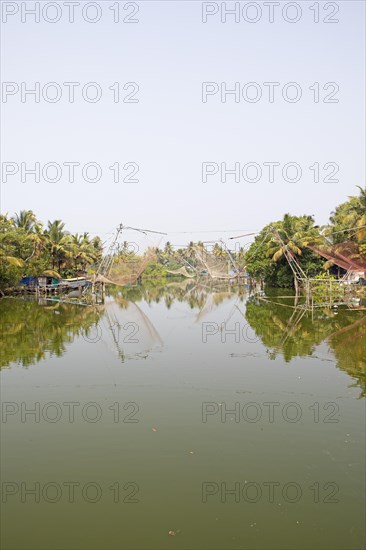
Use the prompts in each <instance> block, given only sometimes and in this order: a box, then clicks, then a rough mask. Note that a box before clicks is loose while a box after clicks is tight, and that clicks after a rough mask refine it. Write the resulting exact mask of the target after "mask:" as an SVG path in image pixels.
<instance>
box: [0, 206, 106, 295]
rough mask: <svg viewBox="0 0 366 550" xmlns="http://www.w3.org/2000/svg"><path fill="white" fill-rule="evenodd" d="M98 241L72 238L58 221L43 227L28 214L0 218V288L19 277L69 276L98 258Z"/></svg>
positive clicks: (99, 244)
mask: <svg viewBox="0 0 366 550" xmlns="http://www.w3.org/2000/svg"><path fill="white" fill-rule="evenodd" d="M101 254H102V246H101V241H100V239H99V237H95V238H93V239H91V238H90V237H89V235H88V233H84V234H83V235H78V234H75V235H72V234H71V233H69V232H68V231H66V230H65V224H64V223H63V222H62V221H61V220H55V221H53V222H50V221H49V222H48V224H47V226H46V227H44V226H43V225H42V223H41V222H40V221H38V220H37V218H36V216H35V214H34V213H33V212H32V211H31V210H28V211H24V210H23V211H21V212H20V213H19V214H16V215H15V216H14V217H12V218H10V217H8V216H4V215H0V288H4V287H6V286H12V285H15V284H17V282H18V281H19V279H20V278H21V277H22V276H23V275H27V276H40V275H42V274H45V273H46V274H49V275H56V276H57V275H60V276H72V275H74V274H75V273H76V272H77V271H78V270H85V269H86V268H87V267H88V266H90V265H92V264H94V263H95V262H97V261H98V260H99V259H100V258H101Z"/></svg>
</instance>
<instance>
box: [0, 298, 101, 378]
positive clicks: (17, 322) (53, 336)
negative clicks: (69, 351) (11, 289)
mask: <svg viewBox="0 0 366 550" xmlns="http://www.w3.org/2000/svg"><path fill="white" fill-rule="evenodd" d="M46 304H48V305H43V306H42V305H40V304H39V303H38V302H37V301H36V300H18V299H17V300H14V299H3V300H0V319H1V323H0V367H7V366H8V365H9V364H10V363H13V362H17V363H19V364H20V365H21V366H23V367H28V366H29V365H32V364H34V363H37V362H39V361H41V360H42V359H45V357H46V355H47V354H49V355H50V356H53V355H54V356H57V357H60V356H62V355H63V354H64V353H65V350H66V344H68V343H71V342H73V341H74V339H75V338H76V337H78V336H80V335H81V334H82V332H84V333H85V334H87V333H88V331H89V329H90V328H91V327H92V326H93V325H95V323H96V322H97V321H98V319H99V317H100V311H99V310H98V309H96V308H92V307H83V306H79V305H73V304H66V303H59V302H58V303H55V304H52V302H51V303H50V302H46ZM50 304H51V305H50Z"/></svg>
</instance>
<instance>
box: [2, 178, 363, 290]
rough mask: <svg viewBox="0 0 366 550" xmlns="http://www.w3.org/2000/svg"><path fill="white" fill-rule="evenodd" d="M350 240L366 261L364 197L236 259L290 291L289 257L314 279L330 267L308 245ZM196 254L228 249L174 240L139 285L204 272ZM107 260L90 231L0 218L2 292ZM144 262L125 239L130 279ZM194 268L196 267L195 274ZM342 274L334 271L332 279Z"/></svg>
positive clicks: (258, 242)
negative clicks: (182, 272) (172, 274)
mask: <svg viewBox="0 0 366 550" xmlns="http://www.w3.org/2000/svg"><path fill="white" fill-rule="evenodd" d="M344 241H352V242H353V243H354V247H355V250H356V252H355V254H356V256H358V257H359V258H361V259H363V260H365V261H366V192H365V190H364V189H362V188H359V195H358V196H352V197H349V198H348V200H347V201H346V202H344V203H342V204H340V205H339V206H337V207H336V208H335V210H334V212H332V214H331V216H330V221H329V224H328V225H327V226H325V227H319V226H318V225H315V221H314V219H313V217H312V216H307V215H303V216H292V215H290V214H285V215H284V217H283V219H282V220H278V221H274V222H272V223H270V224H268V225H266V226H265V227H264V228H263V229H262V231H261V232H260V233H259V234H258V235H257V236H256V237H255V239H254V242H253V243H252V244H251V246H250V247H249V249H248V250H247V251H245V250H244V248H240V249H239V250H237V251H235V252H231V253H230V255H231V259H232V260H234V262H235V266H236V267H237V268H238V269H239V270H241V271H242V272H245V271H246V272H248V273H249V275H251V276H252V277H253V278H256V279H258V278H260V279H262V280H263V281H264V282H266V283H267V284H268V285H270V286H276V287H291V286H293V284H294V276H293V272H292V270H291V268H290V265H289V258H290V259H292V258H293V259H296V260H297V262H298V263H299V265H300V266H301V269H302V270H303V271H304V272H305V274H306V276H309V277H315V276H317V275H319V274H321V273H322V271H323V270H324V269H326V270H329V269H331V273H332V264H331V262H325V261H324V259H322V258H321V257H319V256H318V255H317V254H316V253H314V252H313V251H312V250H311V249H310V248H309V246H317V245H322V244H323V245H324V244H326V245H328V246H329V245H337V244H338V243H342V242H344ZM197 249H201V251H202V253H206V252H207V253H209V254H210V255H211V256H214V257H215V258H217V260H222V263H223V264H224V263H225V261H226V260H227V259H228V250H227V249H226V248H225V245H224V243H215V244H214V245H213V246H211V247H209V248H207V246H205V245H204V244H203V243H202V242H197V243H194V242H190V243H189V244H188V245H187V246H186V247H180V248H177V247H174V246H173V245H172V244H171V243H170V242H169V241H168V242H167V243H166V244H165V246H164V248H163V249H160V248H156V249H155V254H154V256H155V258H154V259H152V260H151V261H149V262H148V264H147V265H146V264H145V265H144V267H143V273H142V279H144V280H145V281H146V280H154V279H156V280H157V279H160V280H165V277H166V276H167V270H170V271H174V270H177V269H179V268H181V267H182V266H184V267H186V268H188V270H191V272H193V270H197V271H200V270H202V266H200V263H199V261H198V260H197V254H196V252H197ZM101 257H102V244H101V240H100V238H99V237H95V238H93V239H91V238H90V237H89V235H88V233H84V234H83V235H78V234H75V235H72V234H70V233H69V232H68V231H66V230H65V224H64V223H63V222H62V221H61V220H55V221H53V222H50V221H49V222H48V223H47V226H46V227H44V226H43V225H42V223H41V222H40V221H38V220H37V218H36V216H35V215H34V213H33V212H32V211H30V210H29V211H21V212H20V213H19V214H15V215H14V216H13V217H8V216H4V215H0V289H1V288H4V287H6V286H12V285H16V284H17V282H18V281H19V279H20V278H21V277H22V276H23V275H27V276H39V275H42V274H49V275H52V274H54V275H57V274H59V275H60V276H63V277H65V276H73V275H75V274H76V273H77V271H78V270H86V269H87V268H88V267H90V266H92V265H93V264H96V263H97V262H98V261H99V260H100V259H101ZM141 260H142V258H141V257H139V256H137V255H135V253H134V252H130V251H129V243H128V242H127V241H125V242H123V243H122V244H121V245H119V248H118V250H117V258H115V263H116V264H117V265H120V266H122V268H123V269H125V271H126V276H127V275H128V273H129V271H131V270H132V267H131V266H132V265H133V264H135V265H136V264H137V263H138V262H139V261H141ZM192 268H193V269H192ZM337 272H339V269H334V268H333V273H334V274H339V273H337Z"/></svg>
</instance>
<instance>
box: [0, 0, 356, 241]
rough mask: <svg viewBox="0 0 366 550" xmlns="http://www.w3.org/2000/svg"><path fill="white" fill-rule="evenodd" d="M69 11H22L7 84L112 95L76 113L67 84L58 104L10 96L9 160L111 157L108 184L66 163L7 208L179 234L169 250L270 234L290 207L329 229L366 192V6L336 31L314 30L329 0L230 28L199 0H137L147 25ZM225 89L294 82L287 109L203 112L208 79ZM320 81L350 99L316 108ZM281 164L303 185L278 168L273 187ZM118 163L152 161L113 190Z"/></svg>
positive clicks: (7, 61) (6, 37)
mask: <svg viewBox="0 0 366 550" xmlns="http://www.w3.org/2000/svg"><path fill="white" fill-rule="evenodd" d="M80 3H81V5H83V4H85V2H82V1H81V0H80ZM246 3H247V2H241V6H243V5H244V4H246ZM2 4H4V2H2ZM17 4H18V5H20V4H21V3H20V2H18V3H17ZM41 4H44V2H41ZM58 4H59V5H60V6H61V8H62V10H63V12H62V13H63V16H62V18H61V20H60V21H59V22H57V23H54V24H50V23H47V22H45V21H43V20H41V22H40V23H38V24H37V23H33V22H32V21H28V22H26V23H22V22H21V21H20V14H19V13H18V14H16V15H14V16H11V17H9V18H8V21H7V23H3V24H2V81H3V82H12V81H13V82H17V83H20V82H22V81H23V82H26V83H27V84H28V85H29V86H30V87H31V85H32V84H34V82H36V81H38V82H40V83H41V86H42V85H43V84H45V83H47V82H50V81H54V82H57V83H59V84H60V85H62V83H63V82H70V81H77V82H80V83H82V84H85V83H87V82H92V81H93V82H98V83H99V84H100V86H101V88H102V91H103V96H102V98H101V100H100V101H99V102H98V103H87V102H85V101H83V100H82V99H80V92H79V91H76V100H75V103H73V104H70V103H69V102H68V101H67V99H66V88H65V87H62V89H63V97H62V98H61V100H60V101H59V102H58V103H47V102H45V101H44V100H41V101H40V103H35V102H34V101H33V100H32V99H29V100H27V101H26V102H25V103H22V102H21V101H20V94H19V93H18V94H16V95H14V96H11V97H8V100H7V102H6V103H2V105H1V107H2V137H3V140H2V162H15V163H18V164H19V165H20V163H21V162H25V163H26V164H27V165H29V166H31V165H32V164H34V163H35V162H36V161H38V162H40V163H41V165H44V164H46V163H48V162H51V161H55V162H57V163H59V164H60V165H62V163H63V162H67V161H75V162H79V163H80V164H81V165H84V164H85V163H87V162H96V163H98V164H99V165H100V166H101V167H102V169H103V177H102V179H101V181H100V182H99V183H87V182H85V181H83V180H82V178H81V177H80V172H77V174H79V176H77V177H76V181H75V182H74V183H70V182H68V181H67V180H68V177H67V172H66V169H65V170H64V172H63V177H62V179H61V181H60V182H59V183H55V184H50V183H47V182H44V181H43V180H42V178H41V181H40V182H39V183H34V180H33V178H32V177H30V176H28V177H27V180H26V182H25V183H22V182H21V181H20V174H17V175H15V176H12V177H9V179H8V182H7V183H4V182H3V184H2V193H1V199H2V200H1V211H2V212H9V213H11V214H12V213H13V212H14V211H18V210H21V209H32V210H34V211H35V213H36V214H37V216H38V217H39V218H40V219H41V220H43V221H44V222H46V221H47V220H48V219H55V218H62V219H63V220H64V221H66V224H67V228H68V229H69V230H70V231H73V232H76V231H77V232H83V231H89V232H90V233H98V234H101V235H103V234H105V233H106V232H109V231H111V229H112V228H113V227H115V226H116V225H118V224H119V223H120V222H124V223H126V224H128V225H132V226H137V227H147V228H151V229H157V230H159V231H166V232H168V233H170V235H169V240H170V241H172V242H173V243H178V244H183V243H185V242H187V241H188V240H191V239H193V240H198V239H202V240H204V239H205V238H207V237H209V238H218V237H220V236H225V237H228V236H230V234H228V233H224V232H225V231H227V230H231V229H234V230H236V229H239V230H259V229H260V228H261V227H262V226H263V225H265V224H266V223H268V222H270V221H272V220H275V219H278V218H280V217H282V215H283V214H284V213H285V212H288V211H289V212H291V213H294V214H302V213H306V214H314V215H315V218H316V221H317V222H318V223H320V224H323V223H325V222H326V221H327V219H328V216H329V212H330V211H331V210H332V209H333V207H334V206H335V205H336V204H338V203H339V202H342V201H344V200H345V199H346V198H347V195H350V194H355V193H356V189H355V185H363V184H364V181H365V165H364V148H365V141H364V123H365V109H364V93H365V70H364V66H365V63H364V44H365V39H364V33H365V27H364V20H365V4H364V2H363V1H341V2H337V3H336V4H338V5H339V7H340V10H339V13H338V14H337V16H336V17H338V18H339V23H336V24H325V23H323V22H322V21H320V22H319V23H317V24H316V23H314V22H313V20H312V19H313V17H314V14H313V12H312V11H311V10H310V9H309V6H310V5H313V4H314V2H304V1H302V2H297V4H299V5H301V7H302V17H301V19H300V20H299V21H298V22H297V23H294V24H289V23H287V22H285V21H283V19H282V17H281V16H280V14H279V15H278V16H277V17H276V18H275V21H274V23H272V24H271V23H269V22H268V15H267V12H265V11H263V16H262V19H261V20H260V21H259V22H258V23H255V24H250V23H247V22H245V21H241V22H239V23H235V22H234V20H233V18H231V19H230V18H229V19H228V21H227V22H226V23H221V22H220V15H219V14H218V15H215V16H212V17H210V18H209V19H208V22H207V23H206V24H203V23H202V21H201V10H202V3H201V2H195V1H174V2H170V1H167V2H155V1H148V2H147V1H145V2H137V4H138V5H139V13H138V14H137V16H136V17H138V18H139V23H137V24H126V23H122V22H120V23H118V24H115V23H113V21H112V19H113V14H112V12H111V10H109V9H108V8H109V7H110V6H111V5H112V4H114V2H109V1H104V2H99V4H100V5H101V7H102V18H101V20H100V21H99V22H98V23H96V24H90V23H87V22H85V21H83V20H82V18H81V16H80V11H76V16H75V22H74V23H73V24H70V23H68V21H67V12H66V11H65V7H63V2H59V3H58ZM124 4H126V2H122V3H121V6H122V7H123V5H124ZM217 4H218V5H219V4H220V3H217ZM227 4H228V5H229V6H232V5H233V4H234V3H233V2H229V3H227ZM256 4H258V5H260V6H261V7H262V8H263V10H264V9H265V8H264V6H263V2H257V3H256ZM283 4H285V3H284V2H281V9H282V7H283ZM325 4H326V2H320V16H321V18H324V14H326V13H325V12H324V5H325ZM333 4H335V3H333ZM32 5H34V2H27V6H32ZM322 10H323V11H322ZM125 13H127V12H126V11H125V12H123V15H125ZM117 81H118V82H120V83H121V84H122V85H123V84H124V83H125V82H137V83H138V84H139V87H140V91H139V93H138V95H137V97H139V103H135V104H128V103H114V102H113V100H112V92H111V91H110V90H108V86H110V85H112V84H113V83H114V82H117ZM225 81H226V82H227V86H228V88H230V87H232V86H233V85H234V83H235V82H240V83H241V84H245V83H247V82H257V83H258V84H260V85H261V88H262V90H263V93H264V94H265V93H266V88H265V87H264V86H263V83H264V82H280V84H281V85H280V87H278V88H277V89H276V96H275V98H276V99H275V101H274V103H269V102H268V100H267V99H264V96H263V98H262V99H261V100H260V101H259V102H257V103H248V102H245V101H243V100H241V101H240V102H239V103H235V102H234V100H233V98H232V96H228V101H227V102H226V103H222V102H220V96H219V94H217V95H215V96H212V97H209V98H208V101H207V103H202V100H201V87H202V82H217V83H221V82H225ZM287 82H297V83H298V84H299V85H300V86H301V89H302V91H303V96H302V98H301V100H300V101H299V102H297V103H289V102H286V101H284V100H283V99H282V97H281V91H280V90H281V89H282V86H283V85H284V84H286V83H287ZM314 82H319V83H320V85H321V87H322V85H323V84H325V83H327V82H336V83H337V84H338V85H339V92H338V94H337V95H336V97H337V98H338V99H339V102H338V103H324V102H322V101H321V102H319V103H314V101H313V99H312V98H313V92H311V91H310V90H309V86H311V85H312V84H313V83H314ZM277 90H278V91H277ZM128 91H130V90H128ZM330 91H331V89H328V92H330ZM124 93H125V92H124ZM324 93H325V92H323V91H322V90H321V96H324ZM277 98H278V99H277ZM271 161H272V162H279V163H281V167H280V169H281V168H282V166H283V165H284V164H286V163H288V162H297V163H298V164H299V165H300V166H301V167H302V172H303V173H302V178H301V179H300V181H299V182H297V183H289V182H286V181H284V180H283V178H282V177H280V171H279V172H278V176H276V179H275V182H274V183H270V182H269V181H268V177H267V172H266V171H265V169H264V167H263V162H271ZM115 162H119V163H120V164H121V165H122V166H123V165H124V164H125V163H127V162H136V163H138V165H139V167H140V170H139V173H138V175H137V176H136V177H138V178H139V183H114V182H113V175H112V172H111V171H110V170H109V169H108V167H109V166H111V165H112V164H113V163H115ZM202 162H214V163H219V164H220V163H221V162H226V163H227V165H228V166H229V165H233V164H234V163H235V162H240V163H241V165H244V164H246V163H248V162H256V163H258V164H259V165H261V166H262V168H263V175H262V178H261V179H260V181H258V182H257V183H249V182H244V181H240V182H235V181H234V178H233V177H228V181H227V182H226V183H221V182H220V177H219V175H217V176H215V177H210V178H208V181H207V183H203V182H202V178H201V165H202ZM314 162H319V163H320V165H321V166H322V165H324V164H325V163H327V162H334V163H337V164H338V165H339V168H340V170H339V173H338V174H337V176H335V177H337V178H338V179H339V182H338V183H326V182H322V181H320V182H319V183H315V182H314V178H313V172H312V171H311V170H309V166H311V165H313V164H314ZM329 172H330V171H329ZM323 176H324V174H323V175H322V177H323ZM193 230H196V231H197V232H196V233H192V234H185V235H179V234H177V233H175V232H179V231H193ZM216 230H217V231H216ZM198 231H215V233H210V234H203V233H198ZM232 234H233V235H235V232H233V233H232ZM129 238H130V237H129ZM131 240H133V236H131Z"/></svg>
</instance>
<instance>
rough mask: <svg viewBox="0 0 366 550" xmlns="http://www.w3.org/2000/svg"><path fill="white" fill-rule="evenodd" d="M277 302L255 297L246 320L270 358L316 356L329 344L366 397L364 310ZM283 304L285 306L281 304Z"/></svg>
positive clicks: (341, 364)
mask: <svg viewBox="0 0 366 550" xmlns="http://www.w3.org/2000/svg"><path fill="white" fill-rule="evenodd" d="M276 302H277V303H274V302H272V301H271V300H269V301H263V300H261V299H259V298H256V297H252V298H250V299H249V300H248V302H247V304H246V319H247V321H248V323H249V324H250V325H251V327H252V329H253V330H254V331H255V333H256V335H257V336H259V338H260V339H261V341H262V343H263V344H264V345H265V346H266V347H267V348H268V350H269V358H270V359H274V358H275V357H276V356H277V355H278V354H282V356H283V357H284V359H285V361H287V362H289V361H291V359H292V358H293V357H306V356H311V355H313V354H314V352H315V349H316V347H317V346H318V345H319V344H321V343H322V342H327V343H328V345H329V348H330V349H331V350H332V352H333V353H334V356H335V358H336V359H337V367H338V368H340V369H342V370H344V371H346V372H347V373H348V374H349V375H350V376H352V377H353V378H355V379H356V381H357V385H358V386H361V387H362V388H363V395H365V371H366V361H365V329H366V316H365V315H364V312H363V311H355V310H350V309H348V308H344V309H343V308H338V309H328V308H324V309H323V308H322V309H314V311H313V312H311V311H305V310H304V309H302V308H293V307H291V305H290V303H289V300H283V301H282V304H281V301H280V300H279V299H276ZM280 304H281V305H280Z"/></svg>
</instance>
